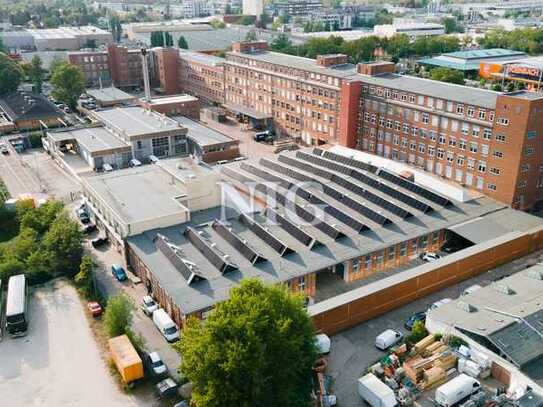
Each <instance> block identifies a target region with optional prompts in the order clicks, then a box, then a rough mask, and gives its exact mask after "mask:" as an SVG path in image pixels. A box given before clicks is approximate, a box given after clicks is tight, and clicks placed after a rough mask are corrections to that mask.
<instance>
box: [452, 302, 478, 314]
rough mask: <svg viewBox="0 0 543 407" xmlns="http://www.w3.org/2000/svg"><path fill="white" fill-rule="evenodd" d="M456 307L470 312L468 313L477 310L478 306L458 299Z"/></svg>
mask: <svg viewBox="0 0 543 407" xmlns="http://www.w3.org/2000/svg"><path fill="white" fill-rule="evenodd" d="M456 308H458V309H460V310H462V311H465V312H468V313H472V312H477V307H475V306H474V305H471V304H469V303H467V302H465V301H458V302H457V303H456Z"/></svg>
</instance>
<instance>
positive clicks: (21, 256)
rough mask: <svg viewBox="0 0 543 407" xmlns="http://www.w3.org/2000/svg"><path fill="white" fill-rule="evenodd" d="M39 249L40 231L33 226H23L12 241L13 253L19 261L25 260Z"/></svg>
mask: <svg viewBox="0 0 543 407" xmlns="http://www.w3.org/2000/svg"><path fill="white" fill-rule="evenodd" d="M37 249H38V233H37V232H36V231H35V230H34V229H31V228H22V229H21V230H20V231H19V234H18V235H17V237H16V238H15V239H13V241H12V242H11V250H10V251H11V255H12V256H14V257H15V258H16V259H17V260H19V261H23V262H24V261H25V260H26V259H27V258H28V257H29V256H30V255H31V254H32V253H33V252H35V251H36V250H37Z"/></svg>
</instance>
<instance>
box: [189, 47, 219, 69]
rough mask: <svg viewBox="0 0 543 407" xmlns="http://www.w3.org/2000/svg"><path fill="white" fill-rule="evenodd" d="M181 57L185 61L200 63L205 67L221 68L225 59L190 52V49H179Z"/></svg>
mask: <svg viewBox="0 0 543 407" xmlns="http://www.w3.org/2000/svg"><path fill="white" fill-rule="evenodd" d="M179 55H180V56H181V58H183V59H187V60H189V61H194V62H198V63H200V64H204V65H213V66H219V65H221V64H222V63H223V62H224V58H220V57H217V56H215V55H210V54H204V53H202V52H195V51H190V50H188V49H181V48H180V49H179Z"/></svg>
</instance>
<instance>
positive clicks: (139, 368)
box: [108, 335, 143, 383]
mask: <svg viewBox="0 0 543 407" xmlns="http://www.w3.org/2000/svg"><path fill="white" fill-rule="evenodd" d="M108 345H109V351H110V352H111V358H112V359H113V362H115V366H117V370H118V371H119V373H120V375H121V377H122V379H123V381H124V382H125V383H130V382H133V381H134V380H137V379H141V378H142V377H143V363H142V361H141V358H140V357H139V355H138V352H136V349H135V348H134V346H132V342H130V339H128V336H126V335H121V336H117V337H115V338H111V339H110V340H109V341H108Z"/></svg>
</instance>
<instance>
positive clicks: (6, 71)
mask: <svg viewBox="0 0 543 407" xmlns="http://www.w3.org/2000/svg"><path fill="white" fill-rule="evenodd" d="M22 80H23V70H22V68H21V67H20V66H19V64H18V63H17V62H15V61H13V60H12V59H11V58H10V57H8V56H7V55H6V54H4V53H0V95H5V94H6V93H10V92H13V91H16V90H17V88H18V87H19V84H20V83H21V81H22Z"/></svg>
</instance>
